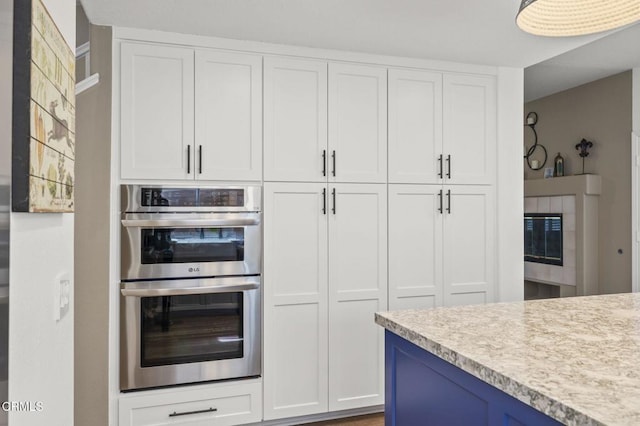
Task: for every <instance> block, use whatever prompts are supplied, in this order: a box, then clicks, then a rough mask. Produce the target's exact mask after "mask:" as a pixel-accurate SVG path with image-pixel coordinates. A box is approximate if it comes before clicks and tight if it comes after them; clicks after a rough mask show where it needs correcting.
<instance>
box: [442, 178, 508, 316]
mask: <svg viewBox="0 0 640 426" xmlns="http://www.w3.org/2000/svg"><path fill="white" fill-rule="evenodd" d="M444 190H445V201H444V203H445V214H444V304H445V306H455V305H467V304H479V303H488V302H493V299H494V294H495V291H494V287H495V278H494V271H495V262H496V259H495V220H496V219H495V202H494V194H493V187H490V186H473V185H459V186H453V185H452V186H445V187H444Z"/></svg>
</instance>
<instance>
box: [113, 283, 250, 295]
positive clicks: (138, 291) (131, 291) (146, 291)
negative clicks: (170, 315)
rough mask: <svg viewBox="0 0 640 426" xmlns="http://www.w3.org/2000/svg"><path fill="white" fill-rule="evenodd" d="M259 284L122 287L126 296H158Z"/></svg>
mask: <svg viewBox="0 0 640 426" xmlns="http://www.w3.org/2000/svg"><path fill="white" fill-rule="evenodd" d="M258 288H260V284H258V283H255V282H249V283H246V284H233V285H220V286H212V287H184V288H123V289H122V290H120V292H121V293H122V295H123V296H128V297H159V296H185V295H189V294H212V293H237V292H239V291H247V290H256V289H258Z"/></svg>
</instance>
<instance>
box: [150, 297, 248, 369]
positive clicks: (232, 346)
mask: <svg viewBox="0 0 640 426" xmlns="http://www.w3.org/2000/svg"><path fill="white" fill-rule="evenodd" d="M140 303H141V306H140V307H141V316H142V321H141V323H142V327H141V328H142V332H141V345H142V347H141V357H142V359H141V366H142V367H155V366H161V365H171V364H184V363H190V362H205V361H216V360H223V359H234V358H242V357H243V347H244V345H243V343H244V336H243V321H242V317H243V315H242V313H243V295H242V292H237V293H221V294H196V295H184V296H160V297H143V298H141V300H140Z"/></svg>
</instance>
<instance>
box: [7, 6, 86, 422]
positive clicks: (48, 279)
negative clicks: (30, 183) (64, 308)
mask: <svg viewBox="0 0 640 426" xmlns="http://www.w3.org/2000/svg"><path fill="white" fill-rule="evenodd" d="M16 1H17V0H16ZM20 1H22V0H20ZM43 2H44V4H45V6H46V7H47V8H48V9H49V12H50V14H51V16H52V18H53V20H54V21H55V22H56V24H57V26H58V28H59V29H60V31H61V32H62V34H63V36H64V37H65V39H66V40H67V42H68V43H69V45H70V46H71V48H72V50H74V51H75V13H76V2H75V0H44V1H43ZM10 258H11V270H10V280H11V285H10V314H9V315H10V317H9V327H10V329H9V399H10V400H11V401H32V402H36V401H41V402H42V408H43V409H42V411H40V412H38V411H35V412H29V411H27V412H19V411H16V412H10V414H9V422H10V424H11V425H12V426H32V425H33V426H36V425H37V426H42V425H47V426H71V425H73V319H74V315H73V293H74V292H73V291H72V292H71V301H70V304H69V306H70V310H69V312H68V313H67V315H66V316H65V317H63V318H62V319H61V320H60V321H59V322H56V320H55V319H54V282H55V278H56V276H57V274H59V273H62V272H67V273H68V274H69V276H70V277H71V278H73V214H68V213H67V214H51V213H50V214H33V213H32V214H26V213H13V214H12V215H11V253H10ZM72 283H73V279H72Z"/></svg>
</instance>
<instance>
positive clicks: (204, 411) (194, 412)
mask: <svg viewBox="0 0 640 426" xmlns="http://www.w3.org/2000/svg"><path fill="white" fill-rule="evenodd" d="M216 411H218V409H217V408H211V407H209V408H207V409H206V410H196V411H183V412H182V413H178V412H177V411H174V412H173V413H171V414H169V417H178V416H189V415H191V414H202V413H213V412H216Z"/></svg>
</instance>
